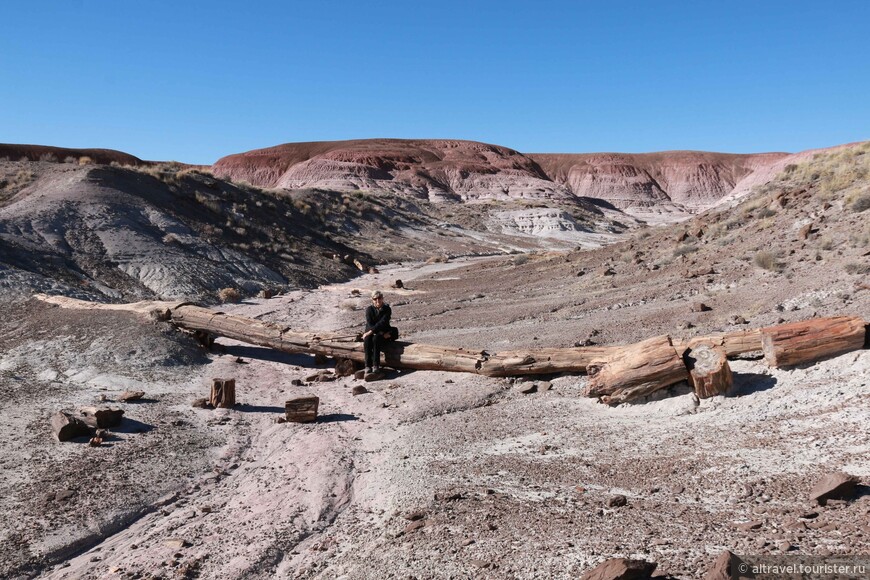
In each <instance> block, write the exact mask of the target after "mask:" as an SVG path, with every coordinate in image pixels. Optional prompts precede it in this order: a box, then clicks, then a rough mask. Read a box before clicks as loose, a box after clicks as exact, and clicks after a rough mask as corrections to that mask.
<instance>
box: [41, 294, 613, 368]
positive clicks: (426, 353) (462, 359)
mask: <svg viewBox="0 0 870 580" xmlns="http://www.w3.org/2000/svg"><path fill="white" fill-rule="evenodd" d="M52 302H55V300H52ZM64 302H69V299H65V300H64ZM73 307H74V306H73ZM171 322H172V324H174V325H175V326H178V327H180V328H185V329H188V330H200V331H203V332H207V333H208V334H211V335H215V336H225V337H227V338H233V339H235V340H241V341H243V342H247V343H249V344H257V345H260V346H267V347H270V348H274V349H276V350H281V351H284V352H289V353H294V354H296V353H308V354H314V355H318V354H319V355H323V356H331V357H335V358H348V359H351V360H354V361H357V362H364V361H365V352H364V351H363V345H362V343H359V342H348V341H347V340H346V335H344V334H337V333H330V332H320V333H315V332H294V331H293V330H291V329H290V328H287V327H282V326H278V325H277V324H272V323H269V322H262V321H260V320H252V319H250V318H245V317H242V316H231V315H228V314H224V313H221V312H215V311H213V310H209V309H207V308H201V307H199V306H191V305H182V306H179V307H178V308H176V309H174V310H173V311H172V320H171ZM613 350H614V347H602V346H598V347H579V348H543V349H532V350H521V351H505V352H500V353H488V352H486V351H474V350H466V349H463V348H456V347H448V346H436V345H428V344H412V343H408V342H401V341H395V342H390V343H387V344H386V345H384V347H383V353H382V356H383V361H382V362H383V364H385V365H386V366H389V367H392V368H409V369H420V370H443V371H454V372H467V373H476V374H482V375H487V376H494V377H507V376H515V375H527V374H548V373H559V372H584V371H585V370H586V365H588V364H589V362H590V361H592V360H593V359H600V358H601V357H602V356H606V355H607V354H608V353H610V352H611V351H613Z"/></svg>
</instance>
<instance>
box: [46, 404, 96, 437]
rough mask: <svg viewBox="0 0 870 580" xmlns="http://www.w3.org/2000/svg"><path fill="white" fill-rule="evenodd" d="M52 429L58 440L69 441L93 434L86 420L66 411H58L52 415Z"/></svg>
mask: <svg viewBox="0 0 870 580" xmlns="http://www.w3.org/2000/svg"><path fill="white" fill-rule="evenodd" d="M51 430H52V431H53V432H54V436H55V437H57V440H58V441H69V440H70V439H75V438H76V437H81V436H83V435H90V434H91V429H90V427H88V426H87V425H86V424H85V422H84V421H82V420H81V419H79V418H78V417H76V416H75V415H74V414H73V413H67V412H66V411H58V412H57V413H55V414H54V415H52V416H51Z"/></svg>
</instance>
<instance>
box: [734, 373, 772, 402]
mask: <svg viewBox="0 0 870 580" xmlns="http://www.w3.org/2000/svg"><path fill="white" fill-rule="evenodd" d="M775 385H776V377H772V376H770V375H762V374H758V373H734V386H733V387H731V392H730V393H728V396H730V397H745V396H746V395H751V394H753V393H760V392H761V391H766V390H767V389H772V388H773V387H774V386H775Z"/></svg>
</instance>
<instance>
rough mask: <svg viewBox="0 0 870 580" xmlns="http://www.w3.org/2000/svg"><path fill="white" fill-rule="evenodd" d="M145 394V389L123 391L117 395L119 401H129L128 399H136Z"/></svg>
mask: <svg viewBox="0 0 870 580" xmlns="http://www.w3.org/2000/svg"><path fill="white" fill-rule="evenodd" d="M144 396H145V391H124V392H123V393H121V394H120V395H118V399H117V400H118V401H119V402H121V403H129V402H130V401H138V400H139V399H141V398H142V397H144Z"/></svg>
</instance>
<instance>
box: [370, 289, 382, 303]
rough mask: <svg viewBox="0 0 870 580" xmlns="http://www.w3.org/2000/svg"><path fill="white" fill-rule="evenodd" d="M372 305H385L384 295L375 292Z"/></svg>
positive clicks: (378, 291)
mask: <svg viewBox="0 0 870 580" xmlns="http://www.w3.org/2000/svg"><path fill="white" fill-rule="evenodd" d="M372 303H373V304H374V305H375V306H380V305H381V304H383V303H384V295H383V294H381V291H380V290H375V291H374V292H372Z"/></svg>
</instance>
